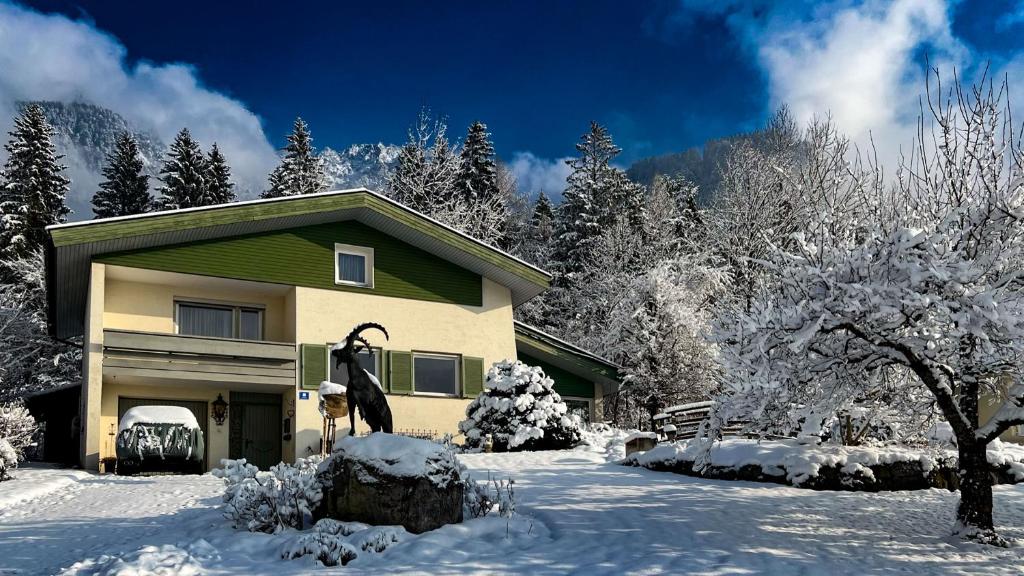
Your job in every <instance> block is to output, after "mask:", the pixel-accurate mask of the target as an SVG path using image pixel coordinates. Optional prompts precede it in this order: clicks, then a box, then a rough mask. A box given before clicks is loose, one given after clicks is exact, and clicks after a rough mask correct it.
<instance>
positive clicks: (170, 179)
mask: <svg viewBox="0 0 1024 576" xmlns="http://www.w3.org/2000/svg"><path fill="white" fill-rule="evenodd" d="M160 180H161V182H163V186H162V187H160V188H158V189H157V191H158V192H160V197H159V198H158V199H157V205H158V206H159V208H160V209H161V210H176V209H178V208H194V207H196V206H209V205H211V204H214V203H215V202H213V200H212V199H211V198H210V194H209V183H208V181H207V179H206V158H205V157H204V156H203V151H202V150H201V149H200V148H199V143H198V142H196V141H195V140H194V139H193V138H192V134H190V133H189V131H188V128H182V129H181V132H178V135H177V136H176V137H175V138H174V142H173V143H172V144H171V149H170V151H169V152H168V153H167V158H166V159H165V160H164V165H163V168H161V169H160Z"/></svg>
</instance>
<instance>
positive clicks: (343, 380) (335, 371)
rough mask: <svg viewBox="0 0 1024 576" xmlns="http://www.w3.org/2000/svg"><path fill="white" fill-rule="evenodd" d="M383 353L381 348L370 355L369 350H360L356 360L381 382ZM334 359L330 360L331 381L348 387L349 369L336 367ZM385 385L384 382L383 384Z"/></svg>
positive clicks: (342, 366) (375, 349)
mask: <svg viewBox="0 0 1024 576" xmlns="http://www.w3.org/2000/svg"><path fill="white" fill-rule="evenodd" d="M381 354H383V351H382V350H381V349H380V348H374V349H373V354H370V352H369V350H360V351H359V354H358V355H356V358H357V359H358V360H359V366H361V367H362V368H363V370H366V371H367V372H369V373H370V374H373V376H374V377H375V378H376V379H377V380H380V358H381ZM335 364H336V363H335V361H334V358H331V359H330V376H329V377H330V379H331V382H334V383H335V384H342V385H344V386H348V368H347V367H346V366H345V365H344V364H342V365H341V366H340V367H338V366H335ZM381 384H383V382H381Z"/></svg>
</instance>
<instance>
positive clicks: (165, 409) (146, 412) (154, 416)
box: [117, 406, 199, 432]
mask: <svg viewBox="0 0 1024 576" xmlns="http://www.w3.org/2000/svg"><path fill="white" fill-rule="evenodd" d="M136 424H180V425H182V426H184V427H186V428H199V422H198V421H197V420H196V416H195V414H193V413H192V411H191V410H189V409H188V408H184V407H182V406H136V407H135V408H129V409H128V411H127V412H125V413H124V416H122V417H121V422H119V423H118V425H117V431H118V432H120V431H122V430H127V429H129V428H131V427H132V426H134V425H136Z"/></svg>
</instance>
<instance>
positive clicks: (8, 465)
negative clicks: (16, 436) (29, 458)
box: [0, 438, 18, 481]
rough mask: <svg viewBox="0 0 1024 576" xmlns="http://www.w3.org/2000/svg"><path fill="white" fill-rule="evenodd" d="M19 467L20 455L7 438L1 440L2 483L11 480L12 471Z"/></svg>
mask: <svg viewBox="0 0 1024 576" xmlns="http://www.w3.org/2000/svg"><path fill="white" fill-rule="evenodd" d="M17 467H18V454H17V453H16V452H15V451H14V447H13V446H11V443H10V442H8V441H7V439H6V438H0V481H3V480H9V479H10V478H11V475H10V471H11V470H14V469H15V468H17Z"/></svg>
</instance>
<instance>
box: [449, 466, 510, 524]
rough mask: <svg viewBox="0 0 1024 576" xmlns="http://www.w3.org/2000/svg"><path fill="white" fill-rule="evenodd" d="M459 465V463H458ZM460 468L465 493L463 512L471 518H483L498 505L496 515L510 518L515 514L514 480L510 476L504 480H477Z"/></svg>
mask: <svg viewBox="0 0 1024 576" xmlns="http://www.w3.org/2000/svg"><path fill="white" fill-rule="evenodd" d="M460 466H461V464H460ZM461 468H462V480H463V487H464V488H465V493H464V495H463V499H462V506H463V512H464V513H465V514H466V515H468V516H470V517H472V518H483V517H484V516H487V515H488V514H490V513H491V512H493V511H494V507H495V506H497V507H498V516H500V517H502V518H511V517H513V516H515V514H516V493H515V484H516V481H515V480H513V479H511V478H506V479H504V480H502V479H499V478H491V476H490V474H488V475H487V480H486V481H484V482H477V481H476V480H474V479H473V477H472V476H471V475H470V473H469V471H467V470H466V468H465V466H461Z"/></svg>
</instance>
